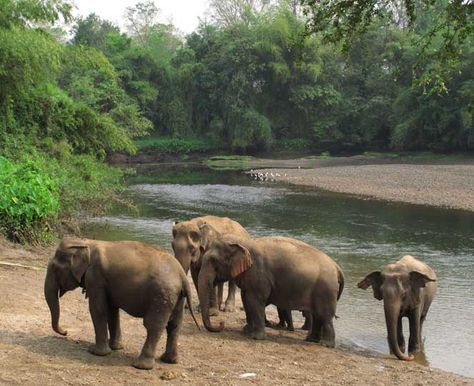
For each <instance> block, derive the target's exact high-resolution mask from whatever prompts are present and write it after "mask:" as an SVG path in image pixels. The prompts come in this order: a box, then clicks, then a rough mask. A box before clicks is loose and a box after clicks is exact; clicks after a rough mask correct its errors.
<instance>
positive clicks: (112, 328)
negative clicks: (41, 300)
mask: <svg viewBox="0 0 474 386" xmlns="http://www.w3.org/2000/svg"><path fill="white" fill-rule="evenodd" d="M79 286H81V287H83V288H84V289H85V291H86V297H88V298H89V310H90V313H91V317H92V322H93V324H94V330H95V345H93V346H91V347H90V348H89V351H90V352H91V353H92V354H95V355H107V354H110V352H111V350H120V349H121V348H122V347H123V346H122V340H121V331H120V318H119V309H122V310H124V311H126V312H127V313H129V314H130V315H132V316H135V317H139V318H143V324H144V326H145V328H146V330H147V338H146V341H145V344H144V346H143V348H142V351H141V353H140V356H139V357H138V358H137V359H136V360H135V361H134V363H133V366H135V367H136V368H139V369H151V368H152V367H153V365H154V363H155V350H156V344H157V343H158V340H159V339H160V336H161V334H162V333H163V331H164V330H165V328H166V331H167V335H168V338H167V341H166V351H165V353H164V354H163V355H162V356H161V358H160V359H161V360H162V361H163V362H166V363H176V362H177V357H178V351H177V349H178V347H177V344H178V342H177V341H178V335H179V330H180V328H181V324H182V320H183V307H184V301H185V299H186V301H187V302H188V305H189V304H190V293H191V292H190V288H189V283H188V281H187V278H186V274H185V273H184V271H183V269H182V268H181V266H180V265H179V263H178V262H177V261H176V259H175V258H174V257H173V256H172V255H170V254H169V253H167V252H165V251H162V250H160V249H157V248H155V247H153V246H151V245H147V244H144V243H140V242H135V241H114V242H108V241H98V240H88V239H77V238H64V239H63V240H62V241H61V243H60V244H59V246H58V248H57V250H56V253H55V255H54V257H52V258H51V260H50V261H49V264H48V270H47V273H46V279H45V283H44V295H45V298H46V301H47V303H48V306H49V309H50V311H51V323H52V327H53V330H54V331H56V332H57V333H58V334H61V335H66V334H67V332H66V331H65V330H63V329H62V328H61V327H60V325H59V313H60V309H59V298H58V295H59V297H61V296H62V295H64V293H66V292H67V291H71V290H74V289H75V288H77V287H79ZM193 318H194V315H193ZM107 329H108V331H109V333H110V340H109V336H108V333H107Z"/></svg>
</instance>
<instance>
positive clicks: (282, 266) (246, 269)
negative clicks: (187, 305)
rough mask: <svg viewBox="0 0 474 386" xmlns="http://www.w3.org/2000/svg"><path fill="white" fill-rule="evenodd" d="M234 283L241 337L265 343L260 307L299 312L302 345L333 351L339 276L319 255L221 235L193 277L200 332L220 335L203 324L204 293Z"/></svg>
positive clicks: (277, 242)
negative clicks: (308, 320)
mask: <svg viewBox="0 0 474 386" xmlns="http://www.w3.org/2000/svg"><path fill="white" fill-rule="evenodd" d="M229 279H234V280H235V282H236V284H237V286H239V287H240V289H241V295H242V302H243V305H244V310H245V314H246V318H247V325H246V326H245V327H244V332H245V333H247V334H249V335H250V337H251V338H254V339H265V306H266V305H268V304H274V305H276V306H277V307H278V308H280V309H281V310H292V309H293V310H304V311H309V312H311V314H312V315H313V323H312V328H311V331H310V332H309V334H308V336H307V338H306V340H308V341H312V342H318V343H320V344H322V345H325V346H328V347H334V346H335V332H334V326H333V319H334V317H335V315H336V306H337V301H338V300H339V298H340V296H341V294H342V291H343V288H344V275H343V273H342V270H341V268H340V267H339V266H338V265H337V263H336V262H335V261H334V260H332V259H331V258H330V257H329V256H328V255H326V254H325V253H324V252H322V251H320V250H319V249H316V248H315V247H313V246H311V245H308V244H306V243H304V242H302V241H298V240H294V239H290V238H286V237H261V238H256V239H251V238H239V237H236V236H233V235H223V236H222V237H220V238H217V239H215V240H214V241H213V242H212V243H211V245H210V247H209V249H208V250H207V252H206V253H205V254H204V256H203V261H202V268H201V271H200V272H199V279H198V286H199V291H198V294H199V300H200V303H201V313H202V315H201V316H202V320H203V323H204V326H205V327H206V329H207V330H209V331H211V332H220V331H222V330H223V328H224V322H221V323H220V326H218V327H217V326H214V325H212V323H211V321H210V318H209V289H210V288H212V286H213V283H214V282H215V281H217V282H222V281H226V280H229Z"/></svg>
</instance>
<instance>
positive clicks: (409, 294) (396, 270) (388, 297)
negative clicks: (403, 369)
mask: <svg viewBox="0 0 474 386" xmlns="http://www.w3.org/2000/svg"><path fill="white" fill-rule="evenodd" d="M436 280H437V279H436V274H435V272H434V271H433V270H432V269H431V268H430V267H429V266H428V265H427V264H425V263H423V262H421V261H419V260H417V259H415V258H414V257H413V256H404V257H403V258H401V259H400V260H399V261H397V262H396V263H394V264H388V265H386V266H385V267H384V268H383V270H382V271H375V272H372V273H369V274H368V275H367V276H366V277H365V278H364V279H362V280H361V281H360V282H359V283H358V284H357V286H358V287H359V288H362V289H364V290H365V289H367V288H368V287H370V286H372V290H373V291H374V297H375V298H376V299H378V300H383V302H384V311H385V322H386V324H387V337H388V345H389V348H390V352H391V353H393V354H395V355H396V356H397V357H398V359H401V360H405V361H411V360H413V358H414V357H413V355H412V354H413V353H416V352H418V351H420V349H421V344H422V338H421V332H422V327H423V322H424V321H425V318H426V314H427V313H428V309H429V308H430V305H431V302H432V301H433V298H434V296H435V294H436V288H437V285H436ZM404 316H406V317H408V319H409V321H410V323H409V324H410V338H409V340H408V355H406V354H405V338H404V336H403V325H402V318H403V317H404Z"/></svg>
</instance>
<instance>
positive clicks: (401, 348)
mask: <svg viewBox="0 0 474 386" xmlns="http://www.w3.org/2000/svg"><path fill="white" fill-rule="evenodd" d="M398 347H399V348H400V351H401V352H405V349H406V347H405V344H401V345H399V346H398ZM410 352H411V351H410Z"/></svg>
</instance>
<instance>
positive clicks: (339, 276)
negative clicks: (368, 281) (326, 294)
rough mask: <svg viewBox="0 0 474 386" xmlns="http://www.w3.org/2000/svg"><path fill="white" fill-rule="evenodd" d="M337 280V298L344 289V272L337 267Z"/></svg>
mask: <svg viewBox="0 0 474 386" xmlns="http://www.w3.org/2000/svg"><path fill="white" fill-rule="evenodd" d="M337 281H338V282H339V290H338V291H337V300H339V299H340V298H341V295H342V291H343V290H344V274H343V273H342V270H341V268H340V267H339V266H338V267H337Z"/></svg>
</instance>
